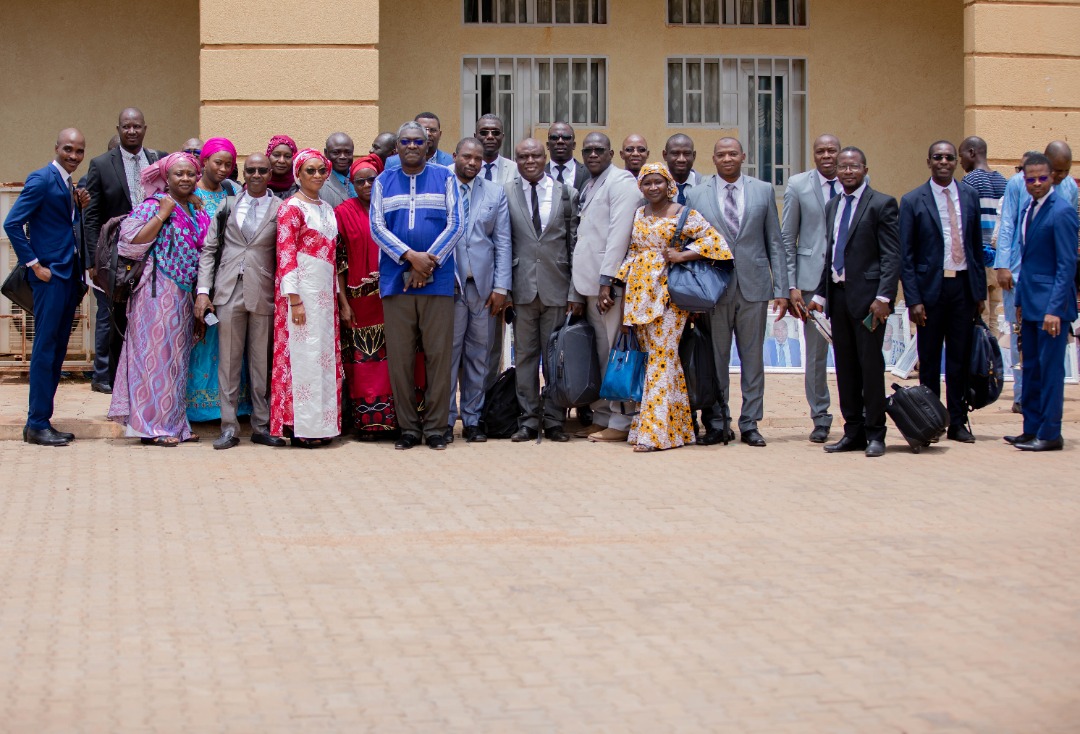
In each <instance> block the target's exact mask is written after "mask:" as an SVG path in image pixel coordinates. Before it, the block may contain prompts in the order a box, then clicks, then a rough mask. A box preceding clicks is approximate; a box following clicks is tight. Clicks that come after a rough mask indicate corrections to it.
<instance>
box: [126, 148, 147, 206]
mask: <svg viewBox="0 0 1080 734" xmlns="http://www.w3.org/2000/svg"><path fill="white" fill-rule="evenodd" d="M131 169H132V171H133V176H132V179H131V181H129V182H128V188H129V190H130V193H131V206H132V207H136V206H138V205H139V204H141V203H142V201H143V198H144V197H143V187H142V156H140V155H136V156H132V165H131Z"/></svg>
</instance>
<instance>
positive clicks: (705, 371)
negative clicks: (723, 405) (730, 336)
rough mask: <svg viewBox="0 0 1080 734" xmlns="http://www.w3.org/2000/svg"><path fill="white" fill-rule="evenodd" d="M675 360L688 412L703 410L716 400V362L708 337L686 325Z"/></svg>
mask: <svg viewBox="0 0 1080 734" xmlns="http://www.w3.org/2000/svg"><path fill="white" fill-rule="evenodd" d="M679 360H680V361H681V362H682V368H683V375H684V376H685V378H686V396H687V398H688V399H689V401H690V410H705V409H706V408H708V407H710V406H712V404H713V403H715V402H717V401H718V400H719V399H720V389H719V388H718V387H717V385H716V358H715V357H714V356H713V345H712V337H711V336H709V333H708V332H707V331H706V330H705V329H702V328H699V327H698V326H697V324H695V323H694V322H693V321H691V322H689V323H687V325H686V329H684V330H683V335H682V339H680V340H679Z"/></svg>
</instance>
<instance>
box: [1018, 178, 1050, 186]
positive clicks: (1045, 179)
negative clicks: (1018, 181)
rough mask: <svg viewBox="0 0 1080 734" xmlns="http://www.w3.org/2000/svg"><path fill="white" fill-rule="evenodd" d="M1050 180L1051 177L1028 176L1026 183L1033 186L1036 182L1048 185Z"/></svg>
mask: <svg viewBox="0 0 1080 734" xmlns="http://www.w3.org/2000/svg"><path fill="white" fill-rule="evenodd" d="M1049 180H1050V177H1049V176H1028V177H1027V178H1025V179H1024V182H1025V183H1029V184H1033V183H1035V182H1036V181H1038V182H1039V183H1046V182H1047V181H1049Z"/></svg>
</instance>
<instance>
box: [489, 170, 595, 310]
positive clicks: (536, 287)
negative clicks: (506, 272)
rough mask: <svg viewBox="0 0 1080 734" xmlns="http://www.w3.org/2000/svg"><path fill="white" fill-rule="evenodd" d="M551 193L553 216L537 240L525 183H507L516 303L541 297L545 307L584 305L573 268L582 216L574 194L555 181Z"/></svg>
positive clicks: (514, 179) (515, 178)
mask: <svg viewBox="0 0 1080 734" xmlns="http://www.w3.org/2000/svg"><path fill="white" fill-rule="evenodd" d="M553 183H554V188H553V189H552V191H551V215H550V216H549V217H548V224H547V227H545V228H544V231H543V232H542V233H541V234H540V237H537V236H536V230H535V229H533V224H532V216H531V215H530V213H529V211H530V210H529V204H528V203H527V202H526V201H525V192H524V191H522V188H521V179H520V178H518V177H514V178H513V179H511V180H510V181H508V182H507V183H506V185H505V186H504V190H505V191H506V200H507V203H508V205H509V208H510V241H511V244H512V251H513V259H512V260H511V268H512V270H513V283H514V301H515V302H517V303H531V302H532V301H533V300H534V299H535V298H536V297H537V296H539V298H540V302H541V303H543V304H544V305H545V306H552V307H559V306H566V303H567V301H573V302H576V303H583V302H584V301H585V299H584V298H582V297H581V295H580V294H579V293H578V292H577V291H575V290H574V284H573V282H572V281H573V279H572V277H571V268H572V262H573V257H574V246H575V244H576V242H577V228H578V214H577V206H576V205H575V203H574V201H575V195H574V190H573V189H571V188H570V187H569V186H567V185H565V184H561V183H559V182H558V181H554V182H553Z"/></svg>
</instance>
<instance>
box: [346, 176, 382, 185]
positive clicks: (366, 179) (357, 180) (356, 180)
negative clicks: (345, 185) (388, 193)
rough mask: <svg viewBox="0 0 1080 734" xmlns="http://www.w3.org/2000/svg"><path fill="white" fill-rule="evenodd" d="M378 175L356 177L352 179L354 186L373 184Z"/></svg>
mask: <svg viewBox="0 0 1080 734" xmlns="http://www.w3.org/2000/svg"><path fill="white" fill-rule="evenodd" d="M376 178H378V177H377V176H364V177H363V178H354V179H353V180H352V182H353V186H363V185H364V184H373V183H375V179H376Z"/></svg>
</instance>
